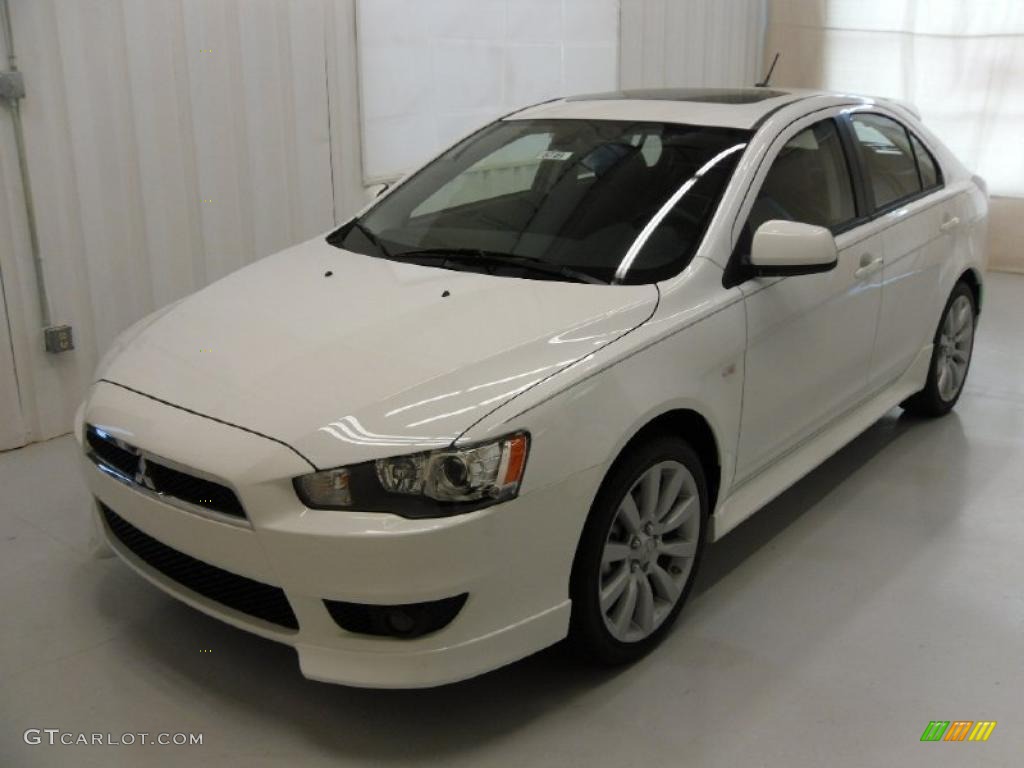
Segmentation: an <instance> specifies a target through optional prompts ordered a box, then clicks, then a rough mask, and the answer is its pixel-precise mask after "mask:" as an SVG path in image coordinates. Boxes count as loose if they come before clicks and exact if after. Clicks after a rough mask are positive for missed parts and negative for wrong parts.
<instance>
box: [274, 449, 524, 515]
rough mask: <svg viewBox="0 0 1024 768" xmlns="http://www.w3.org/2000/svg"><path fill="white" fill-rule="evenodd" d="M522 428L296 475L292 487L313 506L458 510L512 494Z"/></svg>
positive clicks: (519, 469)
mask: <svg viewBox="0 0 1024 768" xmlns="http://www.w3.org/2000/svg"><path fill="white" fill-rule="evenodd" d="M529 448H530V438H529V435H527V434H526V433H525V432H518V433H516V434H513V435H507V436H505V437H502V438H499V439H497V440H493V441H490V442H487V443H480V444H477V445H473V446H468V447H465V448H442V449H439V450H436V451H428V452H425V453H413V454H409V455H406V456H395V457H394V458H388V459H377V460H376V461H368V462H365V463H363V464H353V465H352V466H348V467H339V468H337V469H327V470H324V471H323V472H314V473H312V474H309V475H303V476H302V477H297V478H295V480H294V484H295V491H296V493H298V495H299V498H300V499H301V500H302V503H303V504H305V505H306V506H307V507H313V508H315V509H358V510H361V511H366V512H394V513H395V514H397V515H402V516H404V517H439V516H444V515H454V514H460V513H462V512H469V511H472V510H474V509H480V508H482V507H487V506H490V505H491V504H496V503H497V502H499V501H505V500H507V499H510V498H513V497H514V496H515V495H516V494H517V493H519V485H520V483H521V482H522V479H523V471H524V470H525V469H526V456H527V453H529Z"/></svg>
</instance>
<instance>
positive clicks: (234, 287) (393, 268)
mask: <svg viewBox="0 0 1024 768" xmlns="http://www.w3.org/2000/svg"><path fill="white" fill-rule="evenodd" d="M657 300H658V292H657V289H656V288H655V287H654V286H603V285H588V284H577V283H564V282H552V281H540V280H525V279H519V278H509V277H495V276H491V275H483V274H475V273H470V272H457V271H452V270H445V269H439V268H434V267H426V266H421V265H416V264H408V263H400V262H395V261H388V260H384V259H377V258H373V257H369V256H365V255H361V254H356V253H351V252H348V251H343V250H339V249H337V248H334V247H333V246H331V245H328V244H327V243H326V242H324V241H323V240H322V239H318V240H314V241H310V242H307V243H303V244H301V245H298V246H296V247H294V248H291V249H288V250H286V251H283V252H281V253H279V254H276V255H274V256H270V257H268V258H265V259H263V260H261V261H258V262H256V263H254V264H252V265H250V266H248V267H246V268H244V269H241V270H239V271H238V272H235V273H233V274H232V275H229V276H228V277H226V278H224V279H222V280H220V281H218V282H216V283H214V284H212V285H210V286H208V287H207V288H205V289H203V290H201V291H199V292H198V293H196V294H193V295H192V296H190V297H188V298H186V299H184V300H183V301H180V302H178V303H177V304H175V305H173V306H171V307H169V308H165V309H164V310H162V311H161V312H160V313H157V314H156V315H154V316H151V317H150V318H147V320H145V321H143V322H140V323H139V324H138V325H137V326H135V328H133V329H130V330H129V331H128V332H126V334H125V336H124V337H123V338H121V339H119V340H118V342H117V344H116V348H115V349H114V350H113V351H112V352H111V353H110V354H108V355H107V356H106V358H105V362H104V363H103V365H102V366H101V370H100V371H99V373H98V377H99V378H101V379H103V380H106V381H109V382H112V383H115V384H119V385H121V386H124V387H128V388H130V389H133V390H135V391H137V392H141V393H143V394H146V395H149V396H151V397H154V398H157V399H159V400H163V401H166V402H168V403H170V404H172V405H176V406H179V407H182V408H187V409H189V410H192V411H195V412H196V413H199V414H201V415H204V416H208V417H212V418H215V419H219V420H221V421H224V422H227V423H229V424H233V425H236V426H239V427H243V428H245V429H248V430H251V431H254V432H258V433H261V434H263V435H266V436H268V437H272V438H275V439H277V440H280V441H282V442H284V443H287V444H288V445H290V446H291V447H293V448H294V449H295V450H296V451H298V452H299V453H301V454H302V455H303V456H305V457H306V458H307V459H308V460H309V461H310V462H311V463H312V464H313V465H314V466H316V467H318V468H325V467H331V466H338V465H341V464H347V463H351V462H358V461H366V460H369V459H373V458H381V457H383V456H387V455H393V454H400V453H408V452H412V451H415V450H419V449H421V448H429V447H436V446H439V445H447V444H449V443H451V442H452V441H453V440H454V439H456V438H457V437H458V436H459V435H460V434H461V433H462V432H464V431H465V430H466V429H467V428H468V427H469V426H471V425H472V424H473V423H475V422H476V421H477V420H479V419H480V418H482V417H484V416H486V415H487V414H488V413H490V412H491V411H493V410H494V409H496V408H498V407H500V406H501V405H502V404H504V403H505V402H507V401H508V400H510V399H511V398H513V397H515V396H516V395H517V394H519V393H520V392H523V391H525V390H526V389H529V388H530V387H532V386H534V385H535V384H537V383H538V382H540V381H542V380H543V379H546V378H547V377H549V376H551V375H554V374H555V373H557V372H558V371H559V370H560V369H562V368H564V367H566V366H568V365H570V364H571V363H573V362H575V361H577V360H579V359H580V358H582V357H584V356H586V355H588V354H591V353H593V352H595V351H596V350H597V349H599V348H601V347H603V346H605V345H607V344H609V343H610V342H612V341H614V340H615V339H617V338H619V337H620V336H622V335H623V334H625V333H627V332H629V331H630V330H632V329H633V328H635V327H637V326H638V325H640V324H641V323H643V322H644V321H645V320H647V319H648V318H649V317H650V316H651V314H652V312H653V311H654V308H655V306H656V305H657Z"/></svg>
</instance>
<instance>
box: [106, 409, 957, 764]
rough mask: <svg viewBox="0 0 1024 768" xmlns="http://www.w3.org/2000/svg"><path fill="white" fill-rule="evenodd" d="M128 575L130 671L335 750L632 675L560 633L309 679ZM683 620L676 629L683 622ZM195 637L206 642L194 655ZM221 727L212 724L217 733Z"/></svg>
mask: <svg viewBox="0 0 1024 768" xmlns="http://www.w3.org/2000/svg"><path fill="white" fill-rule="evenodd" d="M914 425H915V422H914V421H913V420H911V419H908V418H906V417H901V418H895V417H894V416H892V415H890V416H887V417H886V418H884V419H882V420H881V421H879V422H878V423H876V424H875V425H873V426H872V427H871V428H869V429H868V430H867V431H866V432H865V433H864V434H862V435H861V436H860V437H859V438H857V439H856V440H854V441H853V442H852V443H850V444H849V445H848V446H846V447H845V448H843V449H842V450H840V451H839V452H838V453H837V454H836V455H835V456H833V457H832V458H830V459H829V460H828V461H826V462H825V463H824V464H823V465H822V466H821V467H819V468H818V469H816V470H815V471H813V472H812V473H811V474H810V475H808V476H807V477H806V478H804V479H803V480H801V481H800V482H799V483H797V484H796V485H795V486H793V487H792V488H791V489H789V490H788V491H786V492H785V493H784V494H782V495H781V496H780V497H779V498H777V499H776V500H775V501H773V502H771V503H770V504H768V505H767V506H766V507H765V508H764V509H762V510H761V511H760V512H759V513H758V514H757V515H755V516H754V517H752V518H751V519H750V520H748V521H747V522H745V523H744V524H743V525H741V526H739V527H738V528H737V529H736V530H735V531H734V532H732V533H731V534H730V535H729V536H727V537H726V538H724V539H723V540H722V541H721V542H718V543H715V544H713V545H711V547H710V548H709V550H708V551H707V553H706V558H705V561H704V563H703V564H702V571H701V574H700V576H699V577H698V581H697V583H696V585H695V594H700V595H701V596H702V600H709V599H713V595H714V590H713V589H712V588H713V587H714V585H715V584H716V583H718V582H719V581H721V580H722V579H724V578H725V577H726V576H728V574H729V573H731V572H733V571H734V570H736V569H737V568H740V567H741V566H742V565H743V563H744V561H746V560H747V559H748V558H750V557H751V556H752V555H753V554H754V553H755V552H757V551H758V550H759V549H761V548H762V547H764V546H766V545H767V544H769V543H770V542H772V540H773V539H775V537H776V536H778V535H779V534H780V533H781V532H782V531H784V530H785V529H786V528H787V527H788V526H790V525H792V524H793V523H794V522H795V521H797V520H799V519H801V518H802V517H804V516H805V515H808V514H813V513H814V508H815V507H816V505H818V504H819V502H821V500H822V499H823V498H824V497H825V496H826V495H828V494H829V493H830V492H831V491H833V490H834V489H835V488H836V487H837V486H839V485H840V484H842V483H843V482H844V481H845V480H847V479H848V478H850V477H851V476H852V475H854V474H855V473H857V472H858V471H860V470H861V469H862V468H863V467H864V465H865V464H867V463H868V462H869V461H871V460H872V459H874V458H876V457H878V456H879V455H880V454H882V453H883V452H884V451H885V450H886V448H887V447H888V446H890V445H891V444H892V443H893V442H894V441H896V440H898V439H899V438H900V437H901V436H902V435H904V434H905V433H906V432H907V431H908V430H910V429H912V428H913V427H914ZM956 428H957V429H960V428H959V426H958V425H957V427H956ZM960 435H961V438H962V429H960ZM129 577H130V578H136V577H135V576H134V575H133V574H126V573H124V572H117V571H112V572H110V573H108V575H107V576H106V577H105V578H104V580H103V581H102V582H101V584H100V589H99V592H98V594H97V602H98V609H99V610H101V611H104V612H110V613H115V612H116V613H117V614H118V615H120V616H121V617H122V618H126V617H125V616H124V613H125V611H129V612H130V614H131V615H130V616H129V617H127V618H128V619H129V620H128V622H127V624H126V629H125V630H124V631H125V637H124V638H123V640H124V642H127V643H130V644H131V645H132V646H133V648H134V649H137V653H133V654H132V658H133V659H134V660H135V661H134V664H135V665H137V668H136V669H128V670H125V672H126V673H130V674H133V675H135V676H136V678H143V679H144V680H145V679H149V680H151V684H152V685H153V686H157V687H160V688H173V689H174V690H175V691H176V693H181V694H182V695H186V696H187V695H188V694H189V692H193V693H194V695H195V696H197V697H199V698H201V699H202V700H203V701H204V703H205V704H209V703H210V702H213V704H214V708H215V709H216V710H217V711H225V712H228V711H230V712H232V713H233V714H232V715H231V721H232V722H233V723H237V722H238V721H239V720H241V721H242V722H248V721H255V722H259V721H260V720H261V719H262V720H263V721H267V720H270V721H273V723H274V724H275V725H274V727H275V728H285V729H287V730H288V731H289V732H290V733H294V732H298V733H300V734H301V735H302V737H303V738H306V739H308V740H310V741H311V742H313V743H315V744H316V745H317V746H318V748H320V749H322V750H324V751H325V752H326V753H328V754H331V755H336V756H337V757H338V758H339V759H340V758H347V759H351V760H356V761H360V762H361V761H368V760H372V761H375V762H398V761H404V760H408V759H412V758H415V757H418V756H423V755H426V754H429V755H430V757H431V758H432V759H435V760H436V759H446V758H447V759H454V758H456V757H457V756H459V755H460V753H466V752H468V751H471V750H473V749H475V748H476V747H478V746H479V744H480V743H481V742H486V741H490V740H497V739H502V738H505V737H507V736H509V735H510V734H512V733H514V732H516V731H518V730H520V729H523V728H526V727H528V726H529V725H530V724H531V723H532V722H534V721H536V720H538V719H539V718H543V717H544V716H545V714H548V713H551V712H553V711H555V710H558V709H561V708H564V707H571V706H573V705H574V702H578V701H579V700H580V699H582V698H584V697H588V696H589V695H590V694H592V693H595V692H597V691H601V690H604V691H605V692H606V693H607V694H609V695H611V694H613V693H614V692H615V691H616V690H619V689H621V688H622V687H623V686H625V685H627V684H628V681H629V679H630V678H629V676H630V674H631V672H630V668H628V667H625V668H617V669H601V668H594V667H591V666H588V665H587V664H585V663H583V662H582V661H580V660H578V659H576V658H574V657H573V655H572V653H571V651H570V650H569V649H568V648H567V647H566V646H565V645H564V644H562V645H559V646H556V647H554V648H549V649H547V650H544V651H541V652H540V653H537V654H535V655H533V656H531V657H530V658H527V659H524V660H523V661H521V662H518V663H516V664H513V665H511V666H509V667H506V668H504V669H500V670H497V671H495V672H491V673H489V674H486V675H483V676H481V677H478V678H475V679H473V680H468V681H465V682H462V683H457V684H454V685H449V686H445V687H442V688H436V689H429V690H412V691H375V690H361V689H355V688H347V687H344V686H335V685H329V684H324V683H316V682H311V681H308V680H305V679H304V678H302V676H301V674H300V673H299V670H298V664H297V659H296V657H295V653H294V651H293V650H292V649H290V648H288V647H286V646H282V645H279V644H276V643H273V642H271V641H268V640H263V639H261V638H258V637H255V636H253V635H250V634H248V633H245V632H242V631H240V630H237V629H234V628H233V627H230V626H227V625H225V624H222V623H221V622H219V621H216V620H215V619H212V618H209V617H207V616H205V615H203V614H200V613H198V612H196V611H194V610H192V609H190V608H187V607H185V606H184V605H182V604H180V603H178V602H176V601H174V600H172V599H171V598H169V597H166V596H165V595H163V594H162V593H160V592H158V591H157V590H155V589H154V590H152V591H151V593H150V598H149V599H147V600H146V602H145V604H143V605H138V604H137V603H136V602H133V603H132V604H131V605H126V604H125V601H124V600H123V598H122V595H123V592H122V588H121V585H123V583H124V582H123V581H122V579H124V578H129ZM683 619H684V621H683V622H681V624H680V625H679V626H678V627H677V629H676V631H682V632H685V631H686V629H685V626H686V622H685V615H684V617H683ZM201 646H202V647H209V648H212V649H214V652H213V653H212V654H206V655H204V654H199V653H197V651H196V649H197V648H198V647H201ZM655 653H657V651H656V652H655ZM599 697H601V698H604V695H603V694H601V695H600V696H599ZM218 699H219V700H221V701H218ZM218 704H222V706H217V705H218ZM238 710H241V712H240V713H239V712H238ZM217 727H218V726H217V723H211V725H210V729H211V731H213V732H216V730H217Z"/></svg>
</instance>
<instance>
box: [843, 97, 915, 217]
mask: <svg viewBox="0 0 1024 768" xmlns="http://www.w3.org/2000/svg"><path fill="white" fill-rule="evenodd" d="M850 122H851V123H852V125H853V131H854V135H855V136H856V137H857V144H858V146H859V148H860V155H861V160H862V161H863V165H864V173H865V174H866V175H867V185H868V188H869V189H870V191H871V193H872V195H873V196H874V206H875V210H876V211H878V210H881V209H883V208H888V207H889V206H891V205H893V204H894V203H897V202H899V201H900V200H904V199H906V198H909V197H913V196H914V195H917V194H918V193H919V192H920V191H921V189H922V186H921V178H920V177H919V176H918V173H917V163H916V162H915V160H914V150H913V149H912V148H911V145H910V135H909V134H908V133H907V129H906V128H904V127H903V126H902V125H900V124H899V123H898V122H896V121H895V120H892V119H890V118H888V117H884V116H882V115H873V114H857V115H853V117H852V118H851V121H850Z"/></svg>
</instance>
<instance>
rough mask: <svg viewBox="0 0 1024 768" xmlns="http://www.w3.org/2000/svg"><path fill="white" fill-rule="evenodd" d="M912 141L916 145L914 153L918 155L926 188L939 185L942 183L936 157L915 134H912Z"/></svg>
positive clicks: (918, 166)
mask: <svg viewBox="0 0 1024 768" xmlns="http://www.w3.org/2000/svg"><path fill="white" fill-rule="evenodd" d="M910 143H911V144H913V145H914V154H915V155H916V156H917V168H918V170H920V171H921V183H922V184H923V185H924V188H925V189H931V188H932V187H937V186H939V184H940V183H941V181H940V180H939V169H938V165H937V164H936V163H935V158H934V157H932V153H931V152H929V151H928V150H927V149H926V148H925V146H924V144H922V143H921V142H920V140H919V139H918V138H917V136H915V135H914V134H910Z"/></svg>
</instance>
